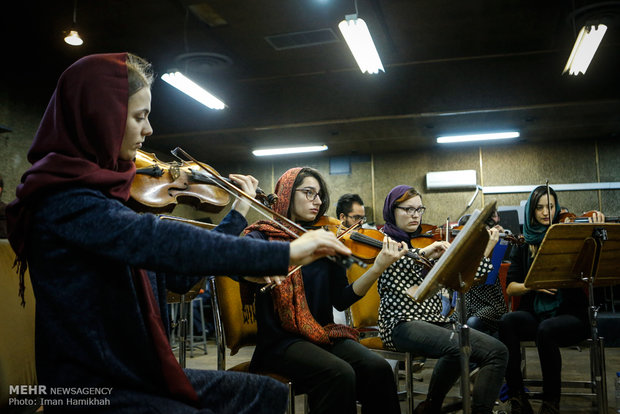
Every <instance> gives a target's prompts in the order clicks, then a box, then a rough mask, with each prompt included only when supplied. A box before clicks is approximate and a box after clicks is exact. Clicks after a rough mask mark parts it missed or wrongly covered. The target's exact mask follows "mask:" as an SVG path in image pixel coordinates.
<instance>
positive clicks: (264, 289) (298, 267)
mask: <svg viewBox="0 0 620 414" xmlns="http://www.w3.org/2000/svg"><path fill="white" fill-rule="evenodd" d="M362 220H363V219H359V221H358V222H357V223H354V224H353V225H352V226H351V227H348V228H347V229H346V230H345V231H344V232H342V234H340V236H338V237H337V239H338V240H340V239H342V238H343V237H344V236H346V235H347V234H349V233H351V232H352V231H353V230H354V229H356V228H357V227H359V226H361V225H362ZM358 264H359V263H358ZM359 265H360V266H361V267H363V268H366V267H367V265H366V263H364V262H362V264H359ZM301 268H302V266H301V265H299V266H295V267H294V268H293V269H291V270H290V271H289V272H288V274H287V275H286V277H289V276H290V275H292V274H293V273H295V272H296V271H297V270H299V269H301ZM276 286H277V284H276V283H275V282H271V283H267V284H266V285H265V286H263V287H262V288H261V289H260V293H264V292H268V291H270V290H271V289H273V288H274V287H276Z"/></svg>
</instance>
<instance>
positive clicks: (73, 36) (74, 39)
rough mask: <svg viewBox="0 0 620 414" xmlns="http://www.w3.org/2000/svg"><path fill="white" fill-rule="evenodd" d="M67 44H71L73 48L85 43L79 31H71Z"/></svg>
mask: <svg viewBox="0 0 620 414" xmlns="http://www.w3.org/2000/svg"><path fill="white" fill-rule="evenodd" d="M65 43H67V44H70V45H71V46H81V45H82V44H83V43H84V41H83V40H82V38H81V37H80V34H79V33H78V32H77V30H71V31H69V34H68V35H67V36H66V37H65Z"/></svg>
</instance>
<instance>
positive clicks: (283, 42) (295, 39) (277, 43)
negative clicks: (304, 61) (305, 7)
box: [265, 29, 340, 50]
mask: <svg viewBox="0 0 620 414" xmlns="http://www.w3.org/2000/svg"><path fill="white" fill-rule="evenodd" d="M265 40H267V43H269V44H270V45H271V46H272V47H273V48H274V49H275V50H285V49H295V48H299V47H308V46H316V45H323V44H327V43H334V42H339V41H340V39H339V38H338V36H336V34H335V33H334V31H333V30H332V29H319V30H309V31H307V32H295V33H284V34H279V35H273V36H267V37H265Z"/></svg>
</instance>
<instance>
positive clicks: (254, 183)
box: [228, 174, 258, 216]
mask: <svg viewBox="0 0 620 414" xmlns="http://www.w3.org/2000/svg"><path fill="white" fill-rule="evenodd" d="M228 178H230V179H231V180H232V181H233V182H234V184H235V185H236V186H237V187H239V188H240V189H241V190H243V192H244V193H246V194H247V195H249V196H250V197H252V198H256V189H257V188H258V180H257V179H256V178H254V177H252V176H251V175H241V174H230V175H228ZM232 208H233V209H235V210H237V212H238V213H239V214H241V215H242V216H245V215H246V214H248V211H250V202H249V201H247V200H246V199H243V198H238V199H237V200H236V201H235V202H234V204H233V207H232Z"/></svg>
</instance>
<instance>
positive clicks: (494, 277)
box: [459, 210, 508, 337]
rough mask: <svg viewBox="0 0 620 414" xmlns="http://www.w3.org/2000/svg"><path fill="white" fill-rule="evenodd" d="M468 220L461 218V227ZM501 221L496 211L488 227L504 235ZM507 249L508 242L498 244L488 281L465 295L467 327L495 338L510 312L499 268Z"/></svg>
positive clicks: (492, 257) (474, 286)
mask: <svg viewBox="0 0 620 414" xmlns="http://www.w3.org/2000/svg"><path fill="white" fill-rule="evenodd" d="M468 218H469V216H464V218H461V219H460V220H459V225H463V224H465V223H466V222H467V220H468ZM499 221H500V217H499V213H498V212H497V210H494V211H493V213H492V214H491V218H490V220H489V223H487V225H488V226H489V227H494V228H496V229H497V230H498V231H499V232H500V233H503V232H504V228H503V227H502V226H500V224H499ZM507 247H508V242H506V241H505V240H503V239H502V240H499V241H498V242H497V244H496V245H495V247H494V248H493V252H492V256H491V263H492V264H493V270H492V271H491V272H489V274H488V275H487V277H486V280H484V281H483V282H481V283H477V284H474V285H473V286H472V287H471V288H470V289H469V290H468V291H467V292H466V293H465V311H466V312H467V315H466V320H467V325H468V326H469V327H470V328H474V329H477V330H479V331H482V332H484V333H487V334H489V335H493V336H495V337H497V333H498V329H499V320H500V319H501V318H502V316H503V315H504V314H505V313H506V312H508V307H507V306H506V300H505V299H504V293H503V289H502V285H501V283H500V280H499V268H500V265H501V263H502V259H503V257H504V254H505V253H506V249H507Z"/></svg>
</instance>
